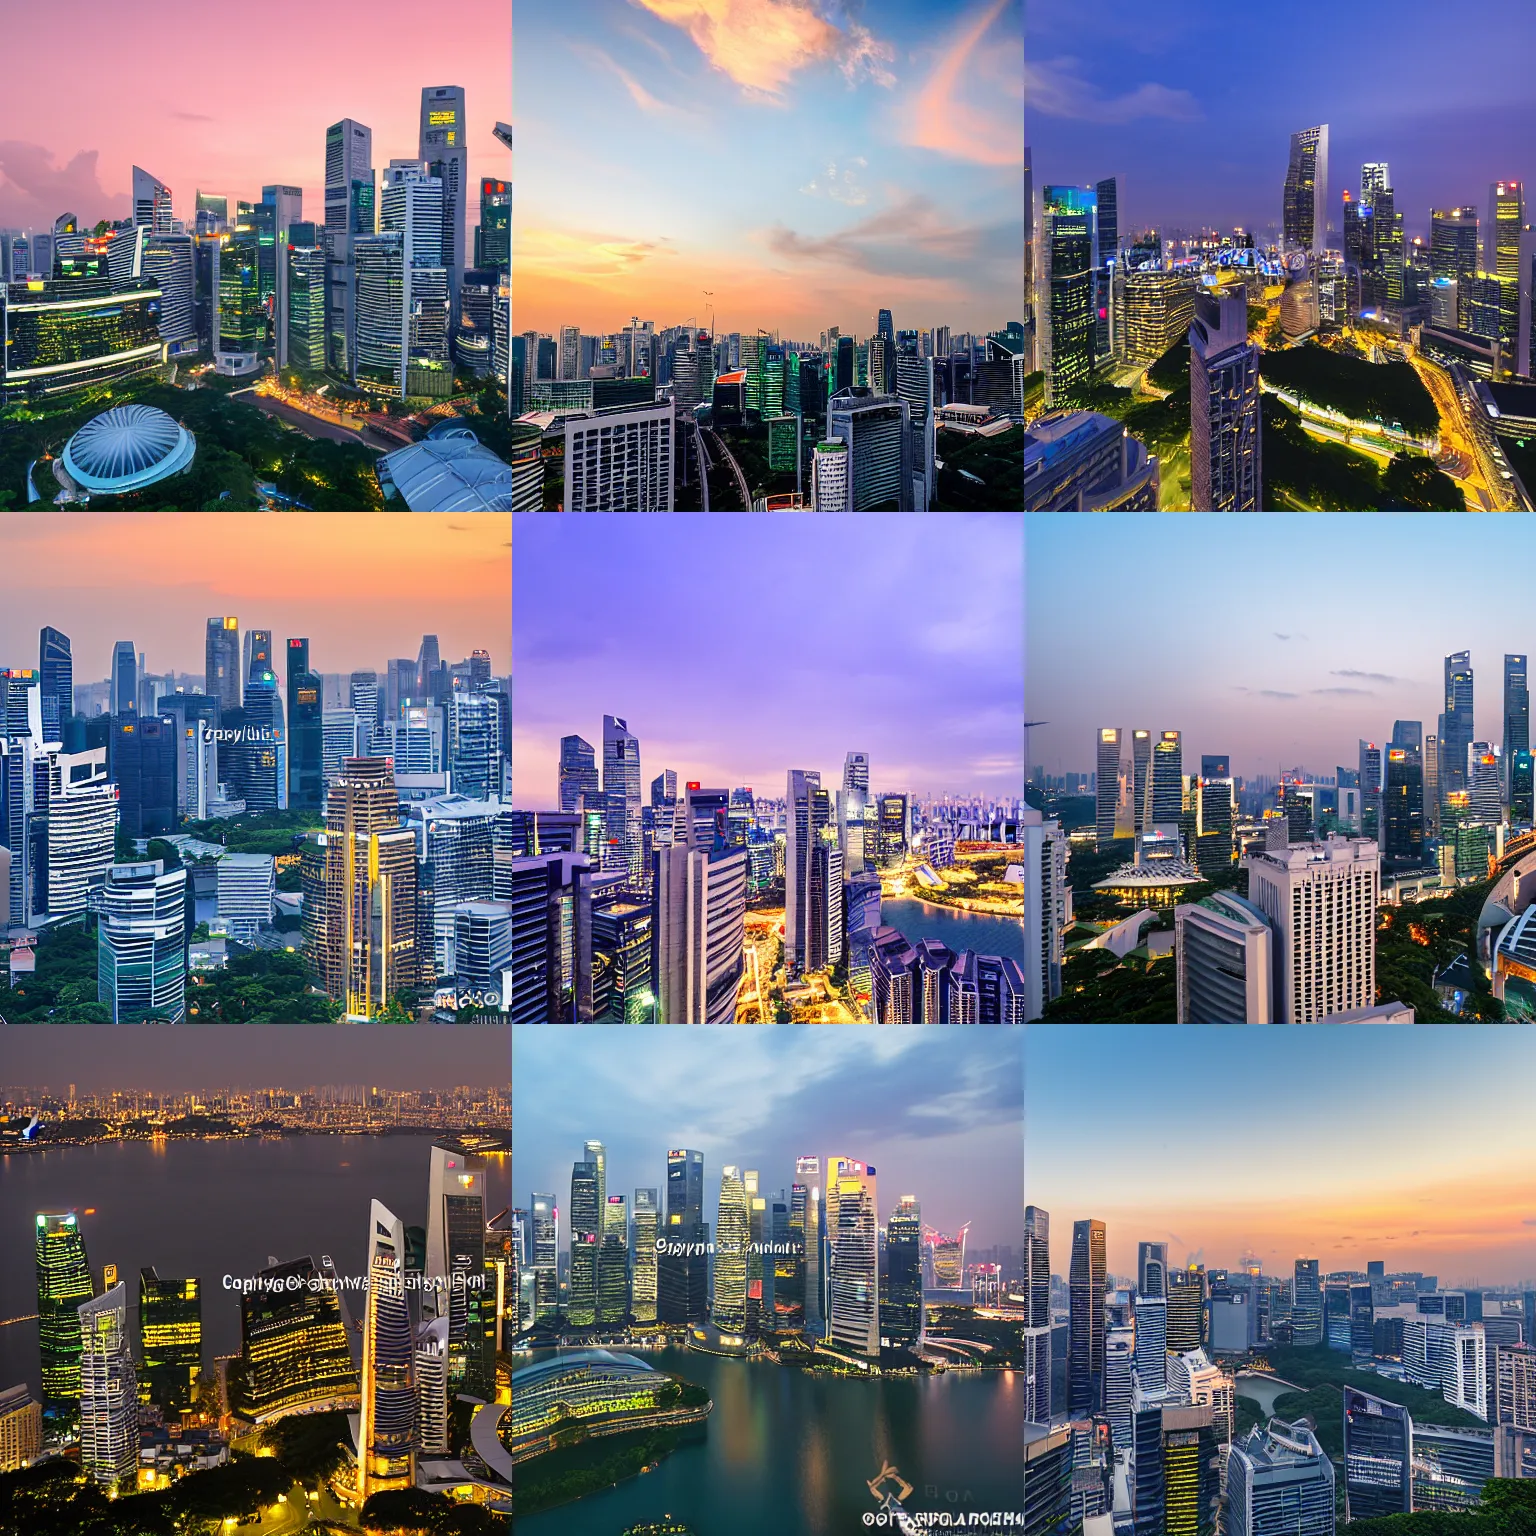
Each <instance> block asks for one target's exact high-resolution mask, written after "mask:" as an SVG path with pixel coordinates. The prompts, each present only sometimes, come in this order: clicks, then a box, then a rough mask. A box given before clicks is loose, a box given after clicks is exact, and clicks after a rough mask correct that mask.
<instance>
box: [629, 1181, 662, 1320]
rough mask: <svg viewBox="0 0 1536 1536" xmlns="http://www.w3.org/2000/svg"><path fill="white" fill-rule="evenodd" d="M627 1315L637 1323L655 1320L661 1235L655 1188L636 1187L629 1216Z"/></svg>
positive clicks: (659, 1210) (659, 1209)
mask: <svg viewBox="0 0 1536 1536" xmlns="http://www.w3.org/2000/svg"><path fill="white" fill-rule="evenodd" d="M632 1231H633V1234H634V1236H633V1244H632V1247H631V1249H630V1258H629V1266H630V1293H629V1296H630V1299H629V1314H630V1316H631V1317H632V1318H633V1319H634V1320H635V1322H637V1323H654V1322H655V1321H656V1257H657V1256H656V1240H657V1238H658V1237H660V1235H661V1208H660V1206H659V1205H658V1204H657V1203H656V1191H655V1190H654V1189H637V1190H636V1191H635V1203H634V1208H633V1216H632Z"/></svg>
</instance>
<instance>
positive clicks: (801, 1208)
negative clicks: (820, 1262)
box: [773, 1184, 808, 1333]
mask: <svg viewBox="0 0 1536 1536" xmlns="http://www.w3.org/2000/svg"><path fill="white" fill-rule="evenodd" d="M807 1194H808V1191H807V1189H806V1187H805V1186H804V1185H803V1184H794V1185H792V1186H791V1188H790V1192H789V1198H788V1200H775V1201H774V1206H773V1241H774V1245H775V1248H776V1250H777V1251H776V1253H775V1255H774V1263H773V1327H774V1331H775V1332H776V1333H798V1332H799V1331H800V1330H801V1329H802V1328H804V1326H805V1203H806V1197H807Z"/></svg>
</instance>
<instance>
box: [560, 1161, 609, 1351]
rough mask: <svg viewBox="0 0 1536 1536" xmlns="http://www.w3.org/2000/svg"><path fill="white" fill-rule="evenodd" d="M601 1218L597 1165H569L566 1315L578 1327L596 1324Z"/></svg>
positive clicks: (584, 1163) (587, 1162) (593, 1163)
mask: <svg viewBox="0 0 1536 1536" xmlns="http://www.w3.org/2000/svg"><path fill="white" fill-rule="evenodd" d="M601 1223H602V1217H601V1212H600V1208H599V1206H598V1165H597V1163H596V1162H594V1161H592V1160H591V1159H590V1158H588V1159H583V1160H582V1161H581V1162H578V1163H574V1164H572V1166H571V1222H570V1229H571V1270H570V1285H569V1288H568V1291H567V1300H566V1309H565V1310H566V1316H567V1317H568V1318H569V1319H570V1321H571V1323H572V1324H573V1325H574V1326H575V1327H578V1328H583V1327H586V1328H590V1327H591V1326H592V1325H593V1324H594V1323H595V1322H596V1321H597V1256H598V1250H599V1248H600V1246H601V1231H600V1228H601Z"/></svg>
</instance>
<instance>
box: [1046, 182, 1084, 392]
mask: <svg viewBox="0 0 1536 1536" xmlns="http://www.w3.org/2000/svg"><path fill="white" fill-rule="evenodd" d="M1096 224H1097V210H1096V205H1095V197H1094V194H1093V193H1092V192H1091V191H1088V190H1087V189H1086V188H1082V187H1057V186H1048V187H1046V188H1045V190H1044V193H1043V196H1042V202H1041V218H1040V229H1039V235H1038V237H1037V238H1038V246H1039V258H1040V259H1039V271H1038V274H1037V278H1036V281H1037V283H1038V285H1039V295H1038V298H1037V301H1036V312H1035V319H1036V325H1037V327H1038V336H1039V346H1040V349H1041V362H1042V363H1043V365H1044V372H1045V403H1046V406H1047V407H1048V408H1051V409H1059V408H1060V407H1062V406H1070V405H1078V404H1081V403H1082V399H1083V395H1084V393H1085V391H1086V389H1087V387H1088V383H1089V379H1090V377H1091V376H1092V373H1093V348H1094V337H1095V331H1096V322H1095V310H1094V302H1093V301H1094V288H1095V283H1094V272H1093V242H1094V230H1095V227H1096Z"/></svg>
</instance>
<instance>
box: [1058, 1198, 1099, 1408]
mask: <svg viewBox="0 0 1536 1536" xmlns="http://www.w3.org/2000/svg"><path fill="white" fill-rule="evenodd" d="M1104 1243H1105V1238H1104V1223H1103V1222H1102V1221H1094V1220H1092V1219H1090V1220H1086V1221H1075V1222H1073V1224H1072V1268H1071V1273H1070V1277H1069V1286H1070V1314H1069V1324H1068V1335H1067V1407H1068V1411H1069V1412H1071V1413H1074V1414H1093V1413H1098V1412H1099V1411H1101V1409H1102V1408H1103V1396H1104V1283H1105V1247H1104Z"/></svg>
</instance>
